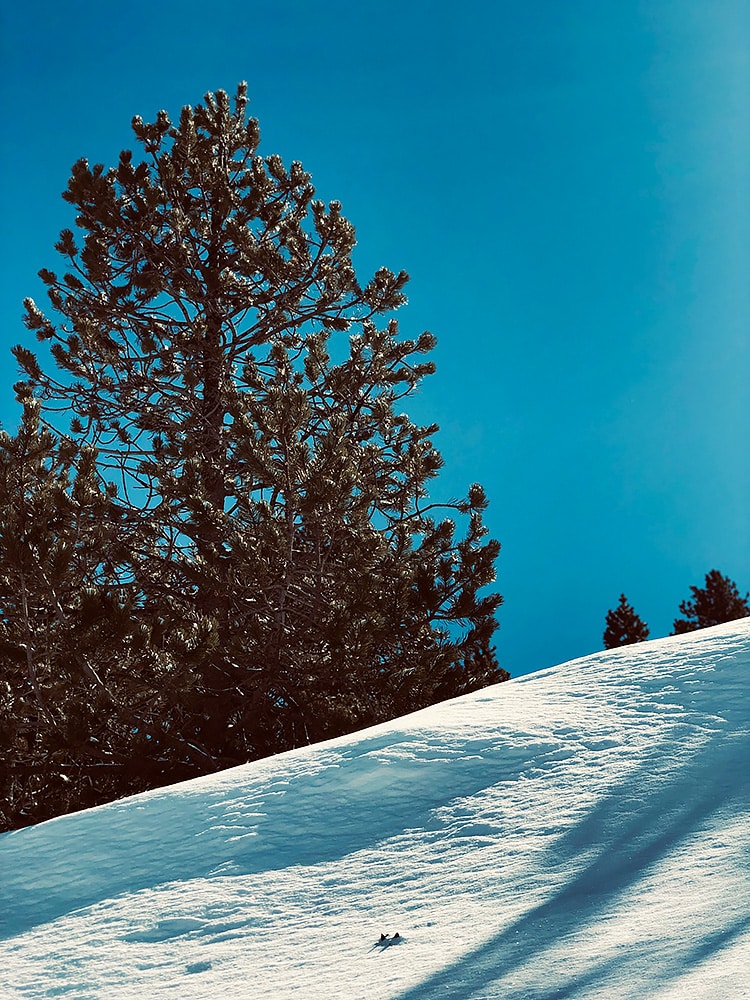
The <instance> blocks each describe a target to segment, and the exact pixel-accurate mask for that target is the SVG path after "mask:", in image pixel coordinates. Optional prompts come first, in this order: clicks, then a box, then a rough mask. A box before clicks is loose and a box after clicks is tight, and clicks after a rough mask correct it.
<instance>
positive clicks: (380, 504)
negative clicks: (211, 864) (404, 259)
mask: <svg viewBox="0 0 750 1000" xmlns="http://www.w3.org/2000/svg"><path fill="white" fill-rule="evenodd" d="M246 105H247V96H246V88H245V85H244V84H243V85H241V86H240V87H239V88H238V91H237V94H236V97H235V99H234V103H233V104H232V102H230V100H229V98H228V96H227V95H226V93H224V92H223V91H218V92H217V93H215V94H210V93H209V94H207V95H206V98H205V103H204V104H203V105H199V106H197V107H196V108H195V109H193V108H190V107H186V108H183V110H182V114H181V117H180V120H179V123H178V124H176V125H173V124H172V122H171V121H170V119H169V117H168V115H167V114H166V112H160V113H159V115H158V117H157V120H156V122H154V123H152V124H145V123H144V122H143V121H142V120H141V119H140V118H135V119H134V120H133V131H134V134H135V138H136V140H137V142H138V143H140V145H141V146H142V147H143V150H144V153H145V157H144V159H142V160H140V161H139V162H137V161H136V159H135V158H134V156H133V154H132V153H131V152H130V151H124V152H123V153H122V154H121V155H120V159H119V163H118V165H117V167H115V168H113V169H110V170H105V169H104V167H103V166H102V165H99V164H97V165H95V166H93V167H91V166H89V164H88V163H87V161H85V160H81V161H79V162H78V163H77V164H76V165H75V166H74V168H73V172H72V176H71V179H70V182H69V184H68V189H67V191H66V192H65V195H64V197H65V199H66V200H67V201H68V202H69V203H70V204H71V205H73V206H75V209H76V212H77V220H76V221H77V225H78V227H79V229H80V230H82V233H83V239H82V242H81V243H80V245H79V243H77V242H76V238H75V236H74V234H73V232H72V231H71V230H64V231H63V232H62V234H61V236H60V240H59V242H58V243H57V245H56V248H57V250H58V251H59V253H60V254H61V255H62V256H63V258H65V261H66V264H65V267H66V270H65V272H64V273H63V274H62V275H61V276H58V275H57V274H55V273H53V272H52V271H49V270H44V271H42V272H40V275H41V277H42V280H43V281H44V282H45V283H46V285H47V287H48V295H49V300H50V303H51V306H52V312H51V314H50V316H49V317H48V316H47V315H45V314H44V313H43V312H42V311H41V310H40V309H39V308H38V307H37V306H36V304H35V303H34V302H33V301H32V300H27V301H26V310H27V313H26V325H27V327H28V328H29V329H30V330H32V331H34V332H35V333H36V335H37V337H38V339H39V340H40V341H42V342H44V343H46V344H48V345H49V347H50V349H51V353H52V356H53V358H54V361H55V363H56V369H52V371H51V372H50V371H46V370H45V368H44V366H43V365H42V364H40V362H39V360H38V359H37V357H36V356H35V355H34V354H33V353H32V352H31V351H30V350H29V349H28V348H26V347H24V346H22V345H19V346H18V347H16V348H14V353H15V356H16V359H17V360H18V362H19V363H20V365H21V367H22V369H23V371H24V372H25V380H24V381H23V382H21V383H19V384H18V385H17V387H16V388H17V393H18V396H19V399H21V400H22V401H23V400H28V399H34V400H37V401H38V402H39V403H40V404H41V406H42V410H43V414H44V417H45V419H46V420H47V421H50V422H51V421H53V420H54V419H55V413H56V412H59V411H60V410H61V408H62V409H65V410H67V411H68V413H69V414H70V416H71V417H72V420H71V423H70V426H69V427H68V428H65V434H66V435H67V436H68V437H69V438H70V439H71V440H73V441H75V442H76V446H77V447H78V448H79V449H81V450H83V449H84V448H89V449H91V450H92V453H96V455H97V456H98V459H97V461H98V472H99V475H100V477H101V480H102V483H103V484H104V485H103V489H105V490H107V489H108V490H110V491H112V495H111V497H110V500H111V504H112V509H111V510H110V511H109V512H108V514H107V518H108V523H110V524H111V525H113V526H114V527H113V530H114V531H115V535H116V538H117V543H118V545H119V546H120V548H121V550H122V551H123V552H124V553H126V555H125V556H123V558H122V560H121V561H120V563H118V573H119V577H118V579H119V581H120V582H121V583H122V584H123V585H124V584H125V583H127V584H128V586H129V587H130V588H131V593H132V594H133V595H134V601H135V605H134V606H136V607H137V608H139V609H140V611H139V613H140V614H143V615H146V616H147V617H148V618H149V620H150V621H151V622H152V624H153V623H154V622H156V619H157V618H158V628H157V626H156V625H153V627H154V628H155V629H156V631H157V632H158V631H159V630H161V635H162V638H160V640H159V641H160V642H162V643H163V644H164V645H165V646H167V647H169V649H170V650H174V649H176V646H179V645H180V643H181V650H178V651H177V652H178V654H179V656H180V657H181V661H182V662H188V663H189V668H190V670H191V671H193V672H194V675H195V677H196V678H197V681H196V683H195V684H193V685H187V686H185V688H184V690H183V693H182V696H181V700H180V702H179V712H178V711H176V710H175V711H174V712H173V717H172V719H171V722H170V734H171V736H172V738H173V739H177V738H178V737H179V739H180V740H181V741H182V742H183V744H185V745H188V744H189V745H195V746H199V747H200V748H201V752H202V754H203V755H204V758H203V759H202V760H201V761H195V762H194V764H195V767H196V769H197V771H198V772H200V771H205V770H211V769H216V768H219V767H224V766H228V765H231V764H235V763H238V762H241V761H245V760H248V759H252V758H254V757H258V756H262V755H264V754H268V753H273V752H276V751H278V750H282V749H286V748H288V747H291V746H296V745H299V744H301V743H307V742H310V741H313V740H318V739H322V738H325V737H328V736H332V735H337V734H339V733H341V732H344V731H346V730H349V729H352V728H356V727H358V726H361V725H365V724H367V723H370V722H376V721H379V720H381V719H384V718H388V717H391V716H392V715H394V714H397V713H399V712H403V711H409V710H412V709H415V708H420V707H423V706H425V705H428V704H431V703H432V702H434V701H435V700H437V699H438V698H439V697H442V696H450V695H453V694H460V693H463V692H464V691H468V690H474V689H475V688H477V687H481V686H482V685H485V684H488V683H492V682H495V681H498V680H503V679H505V678H507V676H508V675H507V673H506V672H505V671H502V670H501V669H500V668H499V667H498V664H497V660H496V658H495V655H494V651H493V648H492V645H491V640H492V635H493V632H494V630H495V628H496V625H497V622H496V619H495V612H496V610H497V608H498V606H499V604H500V602H501V598H500V596H499V595H498V594H496V593H492V592H488V591H487V589H486V588H488V586H489V585H491V584H492V582H493V580H494V562H495V559H496V557H497V554H498V551H499V545H498V543H497V542H496V541H494V540H491V539H488V538H487V529H486V528H485V526H484V524H483V520H482V516H483V512H484V510H485V508H486V506H487V500H486V497H485V495H484V492H483V490H482V488H481V486H479V485H477V484H475V485H473V486H472V487H471V488H470V489H469V491H468V495H467V496H466V498H465V499H462V500H451V501H450V502H448V503H441V502H439V501H437V500H436V499H435V498H434V497H433V489H432V488H433V480H435V478H436V477H437V475H438V473H439V470H440V468H441V466H442V459H441V456H440V454H439V453H438V451H437V450H436V448H435V445H434V442H433V438H434V435H435V433H436V431H437V427H436V426H435V425H429V426H417V425H415V424H414V423H412V422H411V420H410V419H409V418H408V417H407V416H405V415H404V414H403V413H402V412H401V406H402V404H403V402H404V400H405V399H406V398H407V397H409V396H410V395H412V394H413V393H414V391H415V390H416V388H417V387H418V385H419V383H420V382H421V380H422V378H423V377H424V376H425V375H428V374H430V373H431V372H432V371H433V370H434V365H433V363H432V362H431V361H429V360H426V359H425V355H427V354H429V352H430V351H431V350H432V349H433V347H434V344H435V339H434V337H433V336H432V335H431V334H429V333H423V334H421V335H420V336H419V337H418V338H417V339H406V338H403V337H402V336H401V335H400V333H399V328H398V324H397V321H396V319H395V318H394V316H393V313H394V311H395V310H396V309H397V308H398V307H399V306H401V305H402V304H403V303H404V302H405V296H404V291H403V290H404V287H405V285H406V282H407V280H408V279H407V275H406V274H405V273H404V272H401V273H399V274H394V273H392V272H390V271H388V270H387V269H385V268H381V269H380V270H379V271H377V272H376V274H375V275H374V277H373V278H372V279H371V280H369V281H367V282H366V283H364V284H362V283H360V281H359V280H358V278H357V276H356V274H355V271H354V267H353V264H352V259H351V254H352V250H353V248H354V245H355V234H354V229H353V226H352V225H351V223H350V222H348V221H347V219H346V218H345V217H344V216H343V214H342V212H341V206H340V205H339V203H338V202H331V203H330V204H329V205H328V206H327V207H326V206H325V205H324V204H323V203H322V202H320V201H317V200H316V199H315V197H314V189H313V187H312V185H311V183H310V177H309V175H308V174H307V173H305V171H304V170H303V169H302V167H301V165H300V164H299V163H297V162H294V163H292V164H291V166H290V167H288V168H287V167H285V166H284V164H283V163H282V161H281V159H280V158H279V157H278V156H268V157H261V156H260V155H259V154H258V145H259V129H258V124H257V122H256V121H255V120H254V119H252V118H250V119H248V118H247V114H246ZM115 485H116V486H117V492H116V495H115V493H114V489H115ZM458 517H464V518H466V519H467V522H468V525H467V530H466V533H465V535H464V536H463V537H460V536H459V535H458V534H457V526H456V518H458ZM146 609H148V610H146ZM181 629H182V630H183V632H181ZM183 633H184V634H183Z"/></svg>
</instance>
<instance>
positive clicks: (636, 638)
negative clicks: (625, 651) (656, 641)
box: [603, 594, 648, 649]
mask: <svg viewBox="0 0 750 1000" xmlns="http://www.w3.org/2000/svg"><path fill="white" fill-rule="evenodd" d="M606 626H607V627H606V628H605V630H604V636H603V642H604V648H605V649H614V648H615V647H616V646H629V645H630V644H631V643H634V642H645V641H646V639H648V625H646V623H645V622H644V621H643V619H641V618H640V617H639V616H638V615H637V614H636V613H635V611H634V610H633V608H632V607H631V605H630V604H628V601H627V598H626V597H625V595H624V594H620V601H619V603H618V605H617V607H616V608H614V609H613V610H611V611H608V612H607V618H606Z"/></svg>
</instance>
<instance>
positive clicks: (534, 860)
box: [0, 620, 750, 1000]
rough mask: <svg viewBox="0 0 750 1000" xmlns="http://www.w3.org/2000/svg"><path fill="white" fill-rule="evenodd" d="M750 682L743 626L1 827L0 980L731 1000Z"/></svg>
mask: <svg viewBox="0 0 750 1000" xmlns="http://www.w3.org/2000/svg"><path fill="white" fill-rule="evenodd" d="M749 686H750V620H743V621H740V622H732V623H730V624H728V625H723V626H719V627H717V628H714V629H707V630H705V631H701V632H697V633H692V634H689V635H685V636H679V637H675V638H669V639H662V640H657V641H655V642H649V643H643V644H640V645H638V646H630V647H625V648H622V649H619V650H613V651H609V652H606V653H598V654H596V655H594V656H589V657H586V658H584V659H580V660H576V661H573V662H571V663H567V664H564V665H562V666H559V667H555V668H552V669H550V670H546V671H543V672H540V673H537V674H532V675H528V676H526V677H522V678H520V679H518V680H516V681H510V682H508V683H506V684H501V685H498V686H497V687H493V688H488V689H485V690H484V691H481V692H478V693H476V694H473V695H468V696H465V697H463V698H459V699H456V700H454V701H451V702H446V703H444V704H442V705H439V706H436V707H434V708H430V709H427V710H425V711H422V712H418V713H416V714H414V715H410V716H408V717H406V718H403V719H399V720H397V721H395V722H392V723H388V724H386V725H381V726H376V727H374V728H372V729H368V730H366V731H363V732H360V733H356V734H353V735H351V736H347V737H344V738H341V739H338V740H333V741H330V742H328V743H324V744H319V745H317V746H312V747H305V748H303V749H300V750H295V751H292V752H290V753H286V754H282V755H280V756H278V757H275V758H271V759H269V760H264V761H260V762H256V763H254V764H249V765H246V766H243V767H240V768H235V769H233V770H231V771H225V772H223V773H221V774H218V775H212V776H209V777H206V778H201V779H198V780H195V781H190V782H186V783H184V784H180V785H174V786H172V787H170V788H166V789H161V790H158V791H154V792H149V793H146V794H144V795H138V796H134V797H132V798H129V799H123V800H121V801H119V802H115V803H112V804H110V805H106V806H101V807H99V808H97V809H91V810H88V811H85V812H80V813H77V814H74V815H70V816H65V817H61V818H59V819H56V820H52V821H50V822H48V823H44V824H41V825H40V826H37V827H33V828H30V829H26V830H21V831H17V832H14V833H10V834H6V835H4V836H3V837H0V872H1V873H2V886H1V888H0V921H1V922H0V939H1V940H0V984H2V985H0V995H2V997H3V1000H5V998H6V997H7V998H14V1000H18V998H21V997H23V998H29V997H39V998H42V997H66V998H75V1000H86V998H97V1000H99V998H102V1000H124V998H128V1000H133V998H146V1000H162V998H164V1000H166V998H174V1000H215V998H221V1000H230V998H248V1000H249V998H253V1000H256V998H268V997H274V998H277V997H278V998H294V997H299V998H302V1000H308V998H317V997H321V998H325V1000H335V998H346V1000H380V998H382V1000H386V998H388V1000H433V998H437V997H440V998H451V1000H469V998H472V1000H492V998H500V997H502V998H503V1000H548V998H549V1000H552V998H553V997H554V998H563V997H564V998H602V1000H603V998H606V1000H617V998H623V1000H624V998H627V1000H633V998H637V1000H640V998H654V1000H686V998H687V1000H693V998H717V1000H738V998H746V997H750V881H749V879H748V872H749V869H750V823H749V822H748V812H749V811H750V810H749V808H748V807H749V806H750V739H749V727H750V713H749V712H748V703H749V701H750V699H749V697H748V687H749ZM396 931H398V932H399V933H400V934H401V935H402V937H403V940H401V941H399V942H398V944H393V945H390V946H386V947H380V946H378V945H377V943H376V942H377V941H378V938H379V936H380V934H381V933H387V934H391V935H392V934H394V933H395V932H396ZM3 990H4V991H3Z"/></svg>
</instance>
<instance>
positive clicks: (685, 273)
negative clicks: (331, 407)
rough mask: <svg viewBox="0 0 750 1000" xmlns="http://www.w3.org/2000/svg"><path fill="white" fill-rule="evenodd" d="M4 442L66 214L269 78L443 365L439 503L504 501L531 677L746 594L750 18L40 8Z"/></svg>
mask: <svg viewBox="0 0 750 1000" xmlns="http://www.w3.org/2000/svg"><path fill="white" fill-rule="evenodd" d="M0 18H1V19H2V20H1V24H0V36H1V40H0V67H1V68H0V83H1V85H2V96H3V104H4V109H5V116H4V123H3V130H2V138H1V139H0V143H1V144H2V145H1V147H0V191H1V192H2V195H1V197H2V217H1V222H0V226H2V243H1V244H0V245H1V246H2V268H0V319H2V327H1V329H2V334H1V337H2V345H0V347H1V348H2V352H3V355H4V358H5V361H4V363H2V364H0V419H2V421H3V423H4V425H5V426H6V427H8V428H12V427H14V426H15V423H16V421H17V417H18V413H17V409H16V406H15V403H14V402H13V398H12V389H11V386H12V383H13V381H14V379H15V377H16V375H15V371H14V362H13V359H12V358H11V356H10V354H9V353H8V351H7V348H9V347H10V346H11V345H12V344H13V343H17V342H19V341H25V342H28V339H27V338H28V335H27V334H26V331H25V330H24V329H23V327H22V324H21V318H20V317H21V312H22V309H21V301H22V299H23V298H24V297H25V296H27V295H32V296H34V297H36V298H37V299H38V301H39V302H40V304H41V302H42V301H43V293H42V291H41V288H40V283H39V281H38V279H37V278H36V272H37V270H38V269H39V268H41V267H52V268H55V267H56V265H57V261H56V254H55V252H54V250H53V243H54V242H55V240H56V238H57V235H58V233H59V230H60V229H61V228H63V227H64V226H70V225H72V222H73V216H72V212H71V210H70V209H69V206H67V205H65V203H63V201H62V200H61V198H60V192H61V191H62V190H63V189H64V188H65V186H66V183H67V177H68V174H69V171H70V167H71V165H72V163H73V162H74V161H75V160H76V159H78V158H79V157H81V156H86V157H87V158H88V159H89V160H91V161H96V162H103V163H105V164H108V165H109V164H111V163H113V162H115V160H116V157H117V154H118V153H119V151H120V149H122V148H125V147H132V145H133V143H132V142H131V132H130V124H129V123H130V120H131V118H132V116H133V115H134V114H140V115H142V116H143V118H144V119H146V120H153V118H154V117H155V115H156V112H157V111H158V110H159V109H160V108H165V109H166V110H167V111H169V113H170V114H171V115H172V116H173V117H176V116H177V115H178V113H179V109H180V107H181V106H182V105H183V104H196V103H198V102H199V101H200V100H201V98H202V96H203V94H204V93H205V91H206V90H209V89H210V90H215V89H217V88H223V89H226V90H228V91H230V92H233V91H234V89H235V87H236V84H237V82H238V81H239V80H242V79H246V80H247V81H248V84H249V93H250V97H251V112H252V113H253V114H254V115H255V116H256V117H258V119H259V120H260V125H261V133H262V136H263V144H262V151H263V152H264V153H266V154H270V153H280V154H281V155H282V156H283V157H284V159H285V160H287V161H289V160H292V159H298V160H301V161H302V163H303V165H304V166H305V168H306V169H307V170H308V171H310V172H311V174H312V177H313V182H314V184H315V185H316V188H317V191H318V194H319V196H320V197H322V198H324V199H332V198H338V199H339V200H340V201H341V202H342V203H343V207H344V212H345V214H346V215H347V216H348V217H349V218H350V219H351V221H352V222H353V223H354V225H355V226H356V229H357V235H358V244H359V245H358V248H357V251H356V256H355V260H356V262H357V265H358V268H359V270H360V273H361V276H362V277H365V276H366V275H368V274H369V272H371V271H373V270H374V269H375V268H376V267H378V266H380V265H386V266H388V267H390V268H391V269H392V270H399V269H401V268H403V269H405V270H407V271H408V272H409V274H410V275H411V283H410V286H409V288H408V294H409V300H410V301H409V305H408V306H407V307H406V308H405V309H403V310H402V311H401V313H400V323H401V327H402V330H403V331H404V333H405V334H408V335H415V334H417V333H419V332H420V331H421V330H423V329H429V330H431V331H432V332H433V333H434V334H435V335H436V336H437V338H438V348H437V350H436V352H435V355H434V357H435V360H436V362H437V364H438V372H437V374H436V375H434V376H432V377H431V378H430V379H428V380H427V381H426V382H425V383H424V385H423V388H422V390H421V393H420V395H419V397H418V398H417V399H415V400H414V401H413V404H412V405H411V407H410V413H411V415H412V416H413V417H414V418H415V419H419V420H423V421H424V422H431V421H433V420H435V421H437V422H438V423H439V424H440V426H441V433H440V435H439V436H438V438H437V441H436V443H437V445H438V447H439V449H440V450H441V452H442V454H443V457H444V459H445V470H444V472H443V474H442V476H441V479H440V485H439V487H438V489H437V490H436V493H438V494H442V495H443V496H445V497H448V496H455V495H457V494H459V493H463V492H464V491H465V489H466V487H467V486H468V485H469V483H471V482H472V481H479V482H481V483H482V484H483V485H484V486H485V488H486V490H487V492H488V495H489V498H490V501H491V507H490V511H489V515H488V524H489V526H490V528H491V531H492V534H493V535H494V536H495V537H497V538H498V539H499V540H500V541H501V543H502V545H503V550H502V553H501V556H500V560H499V563H498V584H499V589H500V591H501V592H502V593H503V594H504V596H505V605H504V606H503V608H501V612H500V619H501V630H500V632H499V633H498V635H497V646H498V652H499V657H500V660H501V663H502V664H503V666H505V667H506V668H507V669H509V670H510V671H511V673H512V674H513V675H518V674H521V673H525V672H527V671H528V670H533V669H538V668H541V667H545V666H548V665H551V664H553V663H556V662H559V661H561V660H564V659H568V658H571V657H574V656H578V655H583V654H585V653H588V652H592V651H594V650H596V649H598V648H601V634H602V631H603V628H604V616H605V613H606V611H607V609H608V608H611V607H614V606H615V605H616V603H617V599H618V596H619V594H620V592H621V591H624V592H625V593H626V594H627V596H628V598H629V599H630V601H631V603H633V604H634V606H635V608H636V610H637V611H638V612H639V614H640V615H641V616H642V617H643V618H644V619H645V620H646V621H647V622H648V623H649V625H650V627H651V634H652V636H659V635H665V634H667V633H668V632H669V631H670V630H671V625H672V620H673V618H674V617H675V616H676V614H677V607H678V604H679V602H680V601H681V600H683V599H684V598H686V597H687V596H689V588H690V585H691V584H699V583H701V582H702V580H703V577H704V575H705V573H706V572H708V571H709V570H710V569H713V568H717V569H719V570H721V571H722V572H724V573H726V574H728V575H729V576H731V577H732V578H733V579H735V580H736V581H737V583H738V584H739V586H740V588H741V590H742V591H743V593H744V592H745V591H747V590H748V589H750V530H749V528H748V507H749V506H750V449H748V433H749V432H750V393H749V392H748V385H750V346H749V344H750V337H749V336H748V317H749V316H750V281H749V276H750V183H749V182H750V176H749V175H750V166H749V165H750V119H749V118H748V114H747V104H748V97H749V96H750V0H712V2H711V3H710V4H709V3H706V2H705V0H643V2H631V0H565V2H560V0H536V2H534V0H530V2H524V3H521V2H516V3H510V2H497V3H474V4H466V5H454V4H447V3H442V2H439V0H437V2H432V3H426V2H408V0H402V2H401V3H395V2H392V0H381V2H378V3H373V2H370V0H359V2H357V3H350V2H347V3H344V2H342V0H327V2H325V3H323V2H320V3H315V2H301V0H289V2H285V3H279V2H271V0H264V2H259V3H257V2H256V3H246V4H244V5H232V6H231V7H230V6H229V5H225V6H224V7H221V8H217V9H215V10H211V9H210V8H209V7H208V6H207V5H206V4H204V3H200V4H199V3H196V2H193V0H181V2H180V3H177V2H174V0H162V2H160V3H159V4H151V3H146V2H143V0H133V2H130V3H128V4H127V5H119V6H110V5H103V4H100V3H96V4H95V3H91V2H89V0H83V2H79V3H76V4H74V5H64V6H61V5H58V4H52V3H49V2H35V0H30V2H28V3H24V4H18V5H15V6H13V7H12V8H11V7H10V5H5V8H4V12H3V13H2V15H0Z"/></svg>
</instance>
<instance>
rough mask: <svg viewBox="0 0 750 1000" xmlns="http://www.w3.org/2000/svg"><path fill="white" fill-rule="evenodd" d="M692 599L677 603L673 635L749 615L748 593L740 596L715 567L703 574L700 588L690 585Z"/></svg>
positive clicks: (749, 602) (735, 587)
mask: <svg viewBox="0 0 750 1000" xmlns="http://www.w3.org/2000/svg"><path fill="white" fill-rule="evenodd" d="M690 590H691V593H692V598H691V599H689V600H686V601H683V602H682V604H680V614H681V615H682V616H683V617H682V618H676V619H675V622H674V626H673V633H672V634H673V635H681V634H683V633H685V632H694V631H695V630H696V629H699V628H709V626H711V625H720V624H721V623H722V622H731V621H734V620H735V619H737V618H746V617H747V616H748V615H750V594H745V596H744V597H742V596H740V592H739V590H738V588H737V584H736V583H735V582H734V581H733V580H730V579H729V577H728V576H724V575H723V574H721V573H720V572H719V571H718V570H717V569H712V570H711V572H710V573H706V582H705V586H703V587H691V588H690Z"/></svg>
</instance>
